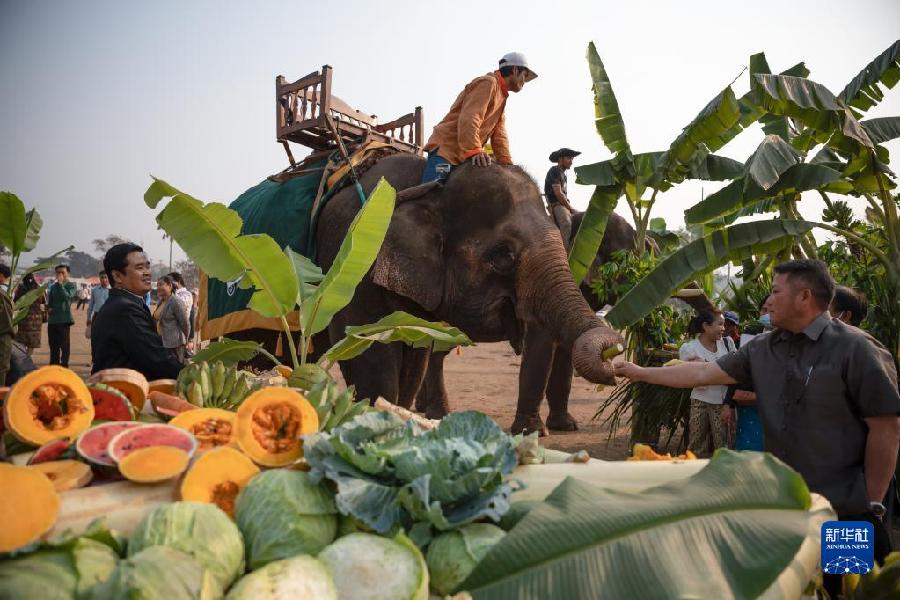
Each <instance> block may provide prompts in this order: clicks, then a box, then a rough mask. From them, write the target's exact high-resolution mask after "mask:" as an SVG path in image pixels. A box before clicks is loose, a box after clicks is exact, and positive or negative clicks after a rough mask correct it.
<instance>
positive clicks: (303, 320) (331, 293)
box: [295, 178, 397, 337]
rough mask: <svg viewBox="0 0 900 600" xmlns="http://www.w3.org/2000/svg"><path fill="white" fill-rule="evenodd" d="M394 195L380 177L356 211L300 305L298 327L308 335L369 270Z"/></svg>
mask: <svg viewBox="0 0 900 600" xmlns="http://www.w3.org/2000/svg"><path fill="white" fill-rule="evenodd" d="M396 198H397V191H396V190H395V189H394V188H393V187H391V185H390V184H389V183H388V182H387V181H386V180H385V179H384V178H382V179H381V181H379V182H378V185H377V186H375V189H374V190H372V193H371V194H370V195H369V199H368V200H367V201H366V203H365V204H364V205H363V207H362V208H361V209H360V210H359V212H358V213H356V216H355V217H354V218H353V222H352V223H351V224H350V228H349V230H348V231H347V235H346V236H345V237H344V241H343V242H341V248H340V250H339V251H338V255H337V258H335V260H334V264H332V265H331V268H330V269H328V273H326V274H325V278H324V279H323V280H322V283H320V284H319V286H318V287H317V288H316V291H315V293H314V294H313V295H312V297H311V298H309V299H308V300H307V301H306V302H304V303H303V306H301V307H300V328H301V329H302V330H303V333H304V335H306V336H307V337H309V336H312V335H315V334H316V333H318V332H320V331H322V330H323V329H325V328H326V327H327V326H328V323H330V322H331V318H332V317H334V315H335V314H336V313H337V312H338V311H339V310H341V309H342V308H344V307H345V306H347V304H349V303H350V300H352V299H353V293H354V292H355V291H356V286H357V285H359V282H360V281H362V278H363V277H365V275H366V273H368V272H369V269H370V268H371V267H372V264H373V263H374V262H375V258H376V257H377V256H378V251H379V250H380V249H381V244H382V243H383V242H384V236H385V234H386V233H387V230H388V226H389V225H390V223H391V216H392V215H393V214H394V203H395V201H396ZM295 284H296V281H295Z"/></svg>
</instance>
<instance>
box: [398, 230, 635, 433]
mask: <svg viewBox="0 0 900 600" xmlns="http://www.w3.org/2000/svg"><path fill="white" fill-rule="evenodd" d="M583 218H584V213H576V214H575V215H574V216H573V218H572V239H573V240H574V238H575V235H576V234H577V232H578V228H579V227H580V226H581V221H582V219H583ZM634 243H635V231H634V228H633V227H632V226H631V225H630V224H629V223H628V222H627V221H626V220H625V219H623V218H622V217H620V216H619V215H617V214H616V213H612V214H611V215H610V217H609V222H608V223H607V227H606V231H605V233H604V235H603V241H602V242H601V244H600V248H599V250H598V251H597V257H596V258H595V260H594V263H593V265H592V268H591V269H590V271H589V273H588V276H587V278H586V279H585V281H584V282H583V283H582V284H581V293H582V295H583V296H584V299H585V301H586V302H587V303H588V305H589V306H590V307H591V310H592V311H598V310H600V309H601V308H602V307H603V306H604V305H606V304H607V303H613V302H614V301H615V298H599V297H598V296H597V295H596V294H595V293H594V291H593V289H592V288H591V285H590V283H591V279H592V275H593V274H594V273H596V268H597V267H598V266H599V265H600V264H601V263H603V262H605V261H608V260H609V259H610V257H611V256H612V254H613V252H616V251H618V250H630V249H632V248H634ZM523 329H524V336H523V339H519V340H516V339H510V343H511V344H512V345H513V348H514V349H515V350H516V353H520V352H521V354H522V363H521V366H520V368H519V398H518V403H517V405H516V416H515V419H514V420H513V425H512V428H511V431H512V432H513V433H522V432H530V431H538V432H540V433H541V434H546V433H547V427H549V428H550V429H553V430H560V431H572V430H574V429H577V423H576V421H575V419H574V418H573V417H572V416H571V415H570V414H569V412H568V404H569V393H570V391H571V388H572V370H573V363H572V355H571V353H570V352H569V351H568V349H567V348H566V347H565V346H561V345H559V344H557V343H556V342H555V341H554V338H553V335H552V334H551V333H550V332H549V331H547V329H545V328H544V327H542V326H541V325H540V324H539V323H538V322H535V321H532V322H529V323H526V324H524V327H523ZM445 357H446V353H434V354H432V355H431V357H430V360H429V363H428V372H427V374H426V378H425V381H424V383H423V385H422V387H421V389H420V392H419V395H418V396H417V398H416V409H417V410H419V411H421V412H424V413H425V415H426V416H427V417H429V418H432V419H438V418H441V417H443V416H445V415H446V414H448V413H449V411H450V407H449V401H448V397H447V391H446V388H445V386H444V377H443V362H444V358H445ZM545 394H546V397H547V401H548V404H549V406H550V412H549V414H548V416H547V427H545V426H544V423H543V421H542V420H541V417H540V414H539V409H540V405H541V402H542V401H543V399H544V396H545Z"/></svg>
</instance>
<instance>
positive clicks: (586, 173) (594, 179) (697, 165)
mask: <svg viewBox="0 0 900 600" xmlns="http://www.w3.org/2000/svg"><path fill="white" fill-rule="evenodd" d="M666 155H667V153H666V152H661V151H657V152H641V153H639V154H635V155H634V168H635V174H636V178H637V179H639V180H642V181H643V182H645V183H647V184H649V185H651V186H658V187H659V191H661V192H664V191H666V190H668V189H669V188H671V187H672V186H671V184H670V183H668V182H666V181H662V180H661V177H660V171H659V169H660V167H661V165H662V164H663V163H664V162H665V160H666ZM613 162H614V159H610V160H604V161H601V162H598V163H593V164H589V165H581V166H578V167H575V182H576V183H580V184H585V185H598V186H602V187H605V186H611V185H615V184H616V182H617V181H619V179H618V178H617V176H616V172H615V170H614V165H613ZM689 167H690V175H689V176H688V177H687V178H688V179H702V180H704V181H726V180H729V179H734V178H735V177H737V176H738V175H741V174H743V172H744V163H742V162H740V161H737V160H734V159H733V158H728V157H727V156H718V155H716V154H706V155H705V156H703V157H701V160H695V161H694V162H692V163H691V164H690V165H689Z"/></svg>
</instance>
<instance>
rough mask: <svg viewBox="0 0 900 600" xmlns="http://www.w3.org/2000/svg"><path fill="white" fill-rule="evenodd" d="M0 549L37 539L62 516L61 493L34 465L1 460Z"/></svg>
mask: <svg viewBox="0 0 900 600" xmlns="http://www.w3.org/2000/svg"><path fill="white" fill-rule="evenodd" d="M0 490H3V493H2V494H0V523H2V524H3V526H2V527H0V552H11V551H13V550H16V549H17V548H21V547H22V546H25V545H27V544H30V543H32V542H34V541H37V540H38V539H40V538H41V536H43V535H44V534H45V533H47V532H48V531H49V530H50V528H51V527H53V524H54V523H55V522H56V517H57V516H58V515H59V495H58V494H57V493H56V490H55V489H53V484H52V483H50V480H49V479H47V477H45V476H44V474H43V473H41V472H40V471H37V470H35V469H34V467H17V466H15V465H9V464H6V463H0Z"/></svg>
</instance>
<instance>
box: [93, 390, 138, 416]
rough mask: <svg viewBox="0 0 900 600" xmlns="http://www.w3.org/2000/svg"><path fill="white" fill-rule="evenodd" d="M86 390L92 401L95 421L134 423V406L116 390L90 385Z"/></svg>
mask: <svg viewBox="0 0 900 600" xmlns="http://www.w3.org/2000/svg"><path fill="white" fill-rule="evenodd" d="M88 389H89V390H90V391H91V398H93V399H94V420H95V421H134V420H135V419H136V418H137V414H136V413H135V409H134V404H132V403H131V401H130V400H129V399H128V396H126V395H125V394H123V393H122V392H120V391H119V390H117V389H116V388H114V387H112V386H109V385H105V384H102V383H92V384H91V385H89V386H88Z"/></svg>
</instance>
